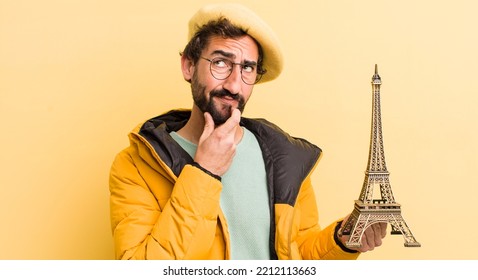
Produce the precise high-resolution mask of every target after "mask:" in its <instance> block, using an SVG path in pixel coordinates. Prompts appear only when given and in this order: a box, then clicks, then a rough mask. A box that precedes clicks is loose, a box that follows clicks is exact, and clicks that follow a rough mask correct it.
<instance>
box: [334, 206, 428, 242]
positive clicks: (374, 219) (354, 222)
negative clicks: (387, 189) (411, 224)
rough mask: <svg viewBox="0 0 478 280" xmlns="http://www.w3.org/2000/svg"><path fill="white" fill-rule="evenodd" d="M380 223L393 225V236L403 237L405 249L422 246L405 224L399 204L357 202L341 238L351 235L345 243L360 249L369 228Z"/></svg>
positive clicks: (341, 232) (341, 233)
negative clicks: (399, 235)
mask: <svg viewBox="0 0 478 280" xmlns="http://www.w3.org/2000/svg"><path fill="white" fill-rule="evenodd" d="M380 222H385V223H389V224H390V225H391V227H392V231H391V234H401V235H403V238H404V239H405V243H404V246H405V247H420V246H421V244H420V243H419V242H417V240H416V239H415V237H414V236H413V234H412V232H411V231H410V229H409V228H408V226H407V224H406V223H405V220H404V219H403V217H402V214H401V210H400V205H399V204H390V205H376V204H364V203H361V202H357V201H356V203H355V208H354V211H353V212H352V214H351V215H350V217H349V219H348V220H347V221H346V223H345V225H344V226H343V227H342V230H341V231H340V232H339V236H340V235H349V239H348V241H347V242H346V243H345V244H346V245H347V247H349V248H359V247H360V246H361V245H362V242H361V241H362V236H363V234H364V232H365V230H366V229H367V228H368V227H369V226H371V225H373V224H375V223H380Z"/></svg>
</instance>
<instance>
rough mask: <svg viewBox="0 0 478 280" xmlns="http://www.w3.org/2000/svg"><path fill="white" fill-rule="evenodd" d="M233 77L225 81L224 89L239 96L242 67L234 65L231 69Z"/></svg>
mask: <svg viewBox="0 0 478 280" xmlns="http://www.w3.org/2000/svg"><path fill="white" fill-rule="evenodd" d="M231 71H232V72H231V75H229V77H227V79H226V80H225V81H224V85H223V86H224V88H225V89H227V90H228V91H229V92H230V93H232V94H237V93H239V92H240V89H241V86H242V77H241V76H242V73H241V66H240V65H234V67H232V69H231Z"/></svg>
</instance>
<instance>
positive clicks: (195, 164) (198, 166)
mask: <svg viewBox="0 0 478 280" xmlns="http://www.w3.org/2000/svg"><path fill="white" fill-rule="evenodd" d="M191 165H192V166H194V167H196V168H199V169H201V170H202V171H203V172H204V173H206V174H208V175H209V176H212V177H214V178H216V179H217V180H219V181H221V176H219V175H216V174H214V173H212V172H211V171H209V170H207V169H206V168H204V167H202V166H201V165H200V164H199V163H197V162H193V163H191Z"/></svg>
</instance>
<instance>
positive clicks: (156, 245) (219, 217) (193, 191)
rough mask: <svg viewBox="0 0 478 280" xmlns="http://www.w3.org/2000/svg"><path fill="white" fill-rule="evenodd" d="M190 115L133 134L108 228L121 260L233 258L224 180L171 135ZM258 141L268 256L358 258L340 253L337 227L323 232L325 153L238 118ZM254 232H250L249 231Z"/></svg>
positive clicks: (115, 170)
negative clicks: (316, 181)
mask: <svg viewBox="0 0 478 280" xmlns="http://www.w3.org/2000/svg"><path fill="white" fill-rule="evenodd" d="M189 116H190V111H186V110H176V111H171V112H168V113H166V114H164V115H161V116H158V117H156V118H153V119H150V120H148V121H147V122H145V123H144V124H142V125H140V126H138V127H137V128H136V129H135V130H133V131H132V132H131V133H130V135H129V138H130V146H129V147H128V148H126V149H125V150H123V151H122V152H120V153H119V154H118V155H117V157H116V159H115V160H114V162H113V165H112V168H111V174H110V192H111V196H110V209H111V225H112V230H113V236H114V243H115V251H116V258H118V259H229V257H230V252H229V247H230V246H229V235H228V225H227V221H226V219H225V217H224V215H223V213H222V211H221V208H220V206H219V200H220V199H219V198H220V194H221V189H222V185H221V181H220V178H216V177H214V176H212V175H211V174H208V172H207V171H206V170H203V169H202V168H201V167H200V166H197V165H196V164H195V163H194V162H193V159H192V158H191V157H190V156H189V155H188V154H187V153H186V152H185V151H184V150H183V149H182V148H181V147H180V146H179V145H178V144H177V143H176V142H175V141H174V140H173V139H172V138H171V137H170V136H169V132H171V131H177V130H179V129H180V128H181V127H182V126H184V125H185V123H186V122H187V120H188V118H189ZM241 125H242V126H244V127H246V128H247V129H248V130H250V131H251V132H252V133H254V135H255V136H256V138H257V140H258V142H259V145H260V147H261V150H262V153H263V158H264V161H265V162H264V164H265V167H266V171H267V183H268V192H269V198H270V201H269V202H268V203H269V205H270V211H271V217H274V218H273V219H271V231H270V251H271V256H273V258H275V259H356V258H357V257H358V253H354V252H353V251H350V250H347V249H346V248H344V247H343V246H339V243H340V242H337V240H336V237H335V236H336V235H335V232H336V228H337V226H338V222H336V223H333V224H331V225H330V226H328V227H326V228H325V229H321V228H320V226H319V224H318V213H317V206H316V199H315V195H314V191H313V188H312V185H311V180H310V176H311V173H312V171H313V169H314V168H315V166H316V164H317V162H318V159H319V156H320V153H321V150H320V149H319V148H318V147H316V146H315V145H313V144H311V143H309V142H307V141H305V140H303V139H299V138H294V137H291V136H289V135H288V134H286V133H284V132H283V131H282V130H281V129H280V128H278V127H277V126H275V125H274V124H272V123H270V122H267V121H266V120H261V119H247V118H242V119H241ZM251 230H253V229H251Z"/></svg>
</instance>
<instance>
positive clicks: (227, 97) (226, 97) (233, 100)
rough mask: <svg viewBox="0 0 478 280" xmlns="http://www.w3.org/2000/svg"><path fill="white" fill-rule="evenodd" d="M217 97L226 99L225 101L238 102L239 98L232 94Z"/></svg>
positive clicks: (222, 99)
mask: <svg viewBox="0 0 478 280" xmlns="http://www.w3.org/2000/svg"><path fill="white" fill-rule="evenodd" d="M216 97H217V98H219V99H220V100H221V101H224V102H228V103H230V102H237V99H235V98H233V97H231V96H216Z"/></svg>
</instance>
